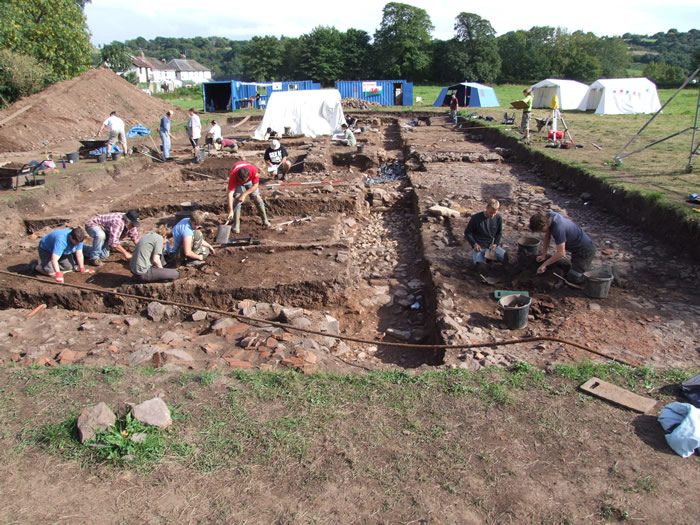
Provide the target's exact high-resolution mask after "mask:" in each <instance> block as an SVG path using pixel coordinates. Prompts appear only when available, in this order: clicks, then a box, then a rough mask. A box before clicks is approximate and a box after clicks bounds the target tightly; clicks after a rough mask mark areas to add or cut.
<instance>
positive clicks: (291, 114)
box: [253, 89, 345, 140]
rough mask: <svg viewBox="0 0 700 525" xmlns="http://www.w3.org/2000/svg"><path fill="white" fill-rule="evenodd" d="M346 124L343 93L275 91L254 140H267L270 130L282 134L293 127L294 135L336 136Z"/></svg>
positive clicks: (328, 91) (327, 90)
mask: <svg viewBox="0 0 700 525" xmlns="http://www.w3.org/2000/svg"><path fill="white" fill-rule="evenodd" d="M344 123H345V116H344V115H343V106H342V105H341V103H340V91H338V90H337V89H319V90H309V91H275V92H273V93H272V95H270V100H269V101H268V103H267V108H266V109H265V115H263V119H262V122H261V123H260V125H259V126H258V128H257V129H256V130H255V133H253V138H256V139H258V140H263V139H264V138H265V132H266V131H267V128H272V129H273V130H274V131H276V132H277V133H278V134H279V135H282V134H283V133H284V132H285V128H289V131H288V133H290V134H292V135H305V136H307V137H311V138H314V137H317V136H318V135H332V134H333V133H334V132H336V131H339V130H340V126H341V125H342V124H344Z"/></svg>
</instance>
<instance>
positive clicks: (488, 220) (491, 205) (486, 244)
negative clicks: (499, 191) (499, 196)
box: [464, 199, 508, 265]
mask: <svg viewBox="0 0 700 525" xmlns="http://www.w3.org/2000/svg"><path fill="white" fill-rule="evenodd" d="M500 207H501V204H500V203H499V202H498V201H497V200H496V199H489V201H488V203H487V204H486V209H485V210H484V211H480V212H479V213H475V214H474V215H472V216H471V218H470V219H469V223H468V224H467V228H466V229H465V230H464V238H465V239H466V240H467V241H468V242H469V244H470V245H471V247H472V261H473V262H474V264H475V265H477V264H479V263H485V262H486V252H487V250H491V253H493V254H495V256H496V259H498V260H499V261H500V262H507V260H508V255H507V254H506V251H505V250H504V249H503V248H501V247H500V246H499V245H500V244H501V236H502V235H503V218H502V217H501V215H500V214H499V213H498V208H500Z"/></svg>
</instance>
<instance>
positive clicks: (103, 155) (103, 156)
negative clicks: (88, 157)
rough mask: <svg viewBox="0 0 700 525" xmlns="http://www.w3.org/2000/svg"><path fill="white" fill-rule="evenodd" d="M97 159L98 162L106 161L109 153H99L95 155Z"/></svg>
mask: <svg viewBox="0 0 700 525" xmlns="http://www.w3.org/2000/svg"><path fill="white" fill-rule="evenodd" d="M95 160H97V162H104V161H105V160H107V154H106V153H99V154H97V155H95Z"/></svg>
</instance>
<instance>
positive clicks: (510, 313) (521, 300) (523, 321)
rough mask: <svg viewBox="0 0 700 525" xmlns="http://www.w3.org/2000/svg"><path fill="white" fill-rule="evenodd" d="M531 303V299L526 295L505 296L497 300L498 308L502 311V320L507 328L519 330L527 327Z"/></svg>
mask: <svg viewBox="0 0 700 525" xmlns="http://www.w3.org/2000/svg"><path fill="white" fill-rule="evenodd" d="M531 302H532V299H531V298H530V297H528V296H527V295H506V296H505V297H502V298H501V299H499V300H498V306H499V307H500V308H501V309H502V310H503V320H504V321H505V322H506V325H508V328H510V329H511V330H520V329H521V328H525V327H526V326H527V316H528V314H529V313H530V303H531Z"/></svg>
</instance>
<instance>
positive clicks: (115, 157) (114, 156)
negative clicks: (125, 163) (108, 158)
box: [112, 151, 122, 160]
mask: <svg viewBox="0 0 700 525" xmlns="http://www.w3.org/2000/svg"><path fill="white" fill-rule="evenodd" d="M121 158H122V152H121V151H115V152H114V153H112V160H120V159H121Z"/></svg>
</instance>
